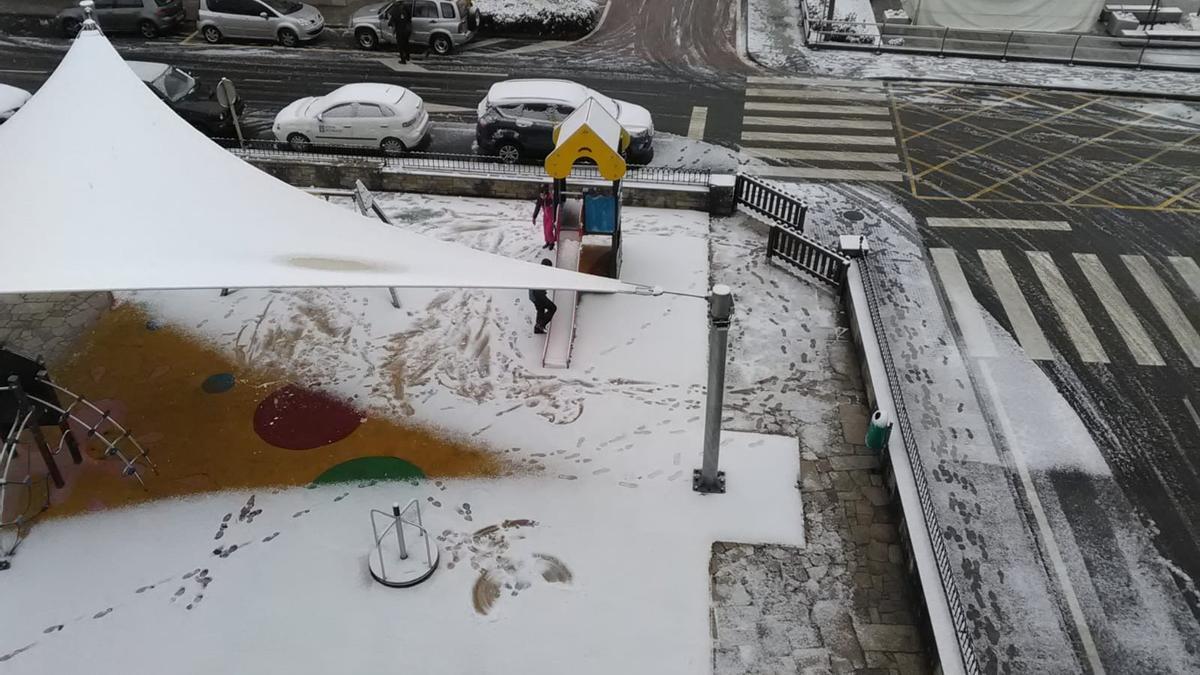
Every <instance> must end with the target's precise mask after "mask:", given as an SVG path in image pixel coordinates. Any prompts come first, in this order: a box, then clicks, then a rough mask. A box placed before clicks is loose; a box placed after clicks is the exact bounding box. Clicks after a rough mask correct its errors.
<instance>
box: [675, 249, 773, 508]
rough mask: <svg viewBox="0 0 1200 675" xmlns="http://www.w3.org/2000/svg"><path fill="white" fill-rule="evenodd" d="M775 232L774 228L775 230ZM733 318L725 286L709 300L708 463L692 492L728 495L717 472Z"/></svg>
mask: <svg viewBox="0 0 1200 675" xmlns="http://www.w3.org/2000/svg"><path fill="white" fill-rule="evenodd" d="M773 229H774V228H772V230H773ZM732 317H733V291H731V290H730V288H729V287H728V286H726V285H725V284H717V285H715V286H713V287H712V292H711V293H710V294H709V296H708V322H709V325H708V392H707V398H706V400H705V404H704V462H703V464H701V466H700V468H699V469H696V470H695V471H693V472H692V489H693V490H695V491H696V492H701V493H705V494H712V493H718V494H719V493H723V492H725V472H724V471H719V470H717V465H718V464H719V463H720V455H721V408H722V406H723V405H724V402H725V354H726V350H727V348H728V347H729V324H730V322H731V319H732Z"/></svg>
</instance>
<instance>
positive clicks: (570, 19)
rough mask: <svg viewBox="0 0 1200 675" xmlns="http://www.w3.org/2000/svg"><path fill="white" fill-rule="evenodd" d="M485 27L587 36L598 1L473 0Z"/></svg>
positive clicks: (593, 20)
mask: <svg viewBox="0 0 1200 675" xmlns="http://www.w3.org/2000/svg"><path fill="white" fill-rule="evenodd" d="M473 4H474V6H475V7H476V8H478V9H479V15H480V18H481V19H482V21H483V25H484V26H485V27H488V28H490V29H491V30H495V31H506V30H507V31H520V32H533V33H542V34H545V33H554V34H579V35H582V34H583V33H587V32H588V31H590V30H591V29H592V28H593V27H594V26H595V25H596V20H597V19H598V18H599V16H600V3H599V2H597V0H474V3H473Z"/></svg>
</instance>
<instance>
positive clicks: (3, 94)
mask: <svg viewBox="0 0 1200 675" xmlns="http://www.w3.org/2000/svg"><path fill="white" fill-rule="evenodd" d="M29 96H30V94H29V92H27V91H25V90H24V89H18V88H16V87H10V86H9V85H7V84H0V114H3V113H6V112H8V111H10V110H15V109H17V108H20V107H21V106H23V105H25V102H26V101H28V100H29Z"/></svg>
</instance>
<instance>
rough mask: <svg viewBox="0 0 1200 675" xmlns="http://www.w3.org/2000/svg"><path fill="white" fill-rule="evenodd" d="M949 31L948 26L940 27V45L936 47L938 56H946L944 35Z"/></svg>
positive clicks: (942, 57)
mask: <svg viewBox="0 0 1200 675" xmlns="http://www.w3.org/2000/svg"><path fill="white" fill-rule="evenodd" d="M949 33H950V27H949V26H946V27H945V28H943V29H942V46H941V48H940V49H938V58H939V59H944V58H946V36H947V35H948V34H949Z"/></svg>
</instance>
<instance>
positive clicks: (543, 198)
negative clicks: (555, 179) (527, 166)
mask: <svg viewBox="0 0 1200 675" xmlns="http://www.w3.org/2000/svg"><path fill="white" fill-rule="evenodd" d="M557 212H558V208H557V204H555V203H554V194H553V193H552V192H551V191H550V186H549V185H543V186H542V190H541V192H539V193H538V197H537V203H536V205H535V206H534V207H533V224H534V225H537V217H538V213H541V214H542V236H543V237H544V238H545V240H546V243H545V244H542V248H544V249H549V250H551V251H553V250H554V243H555V242H557V241H558V222H557V221H558V219H557V218H555V216H556V215H557Z"/></svg>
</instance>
